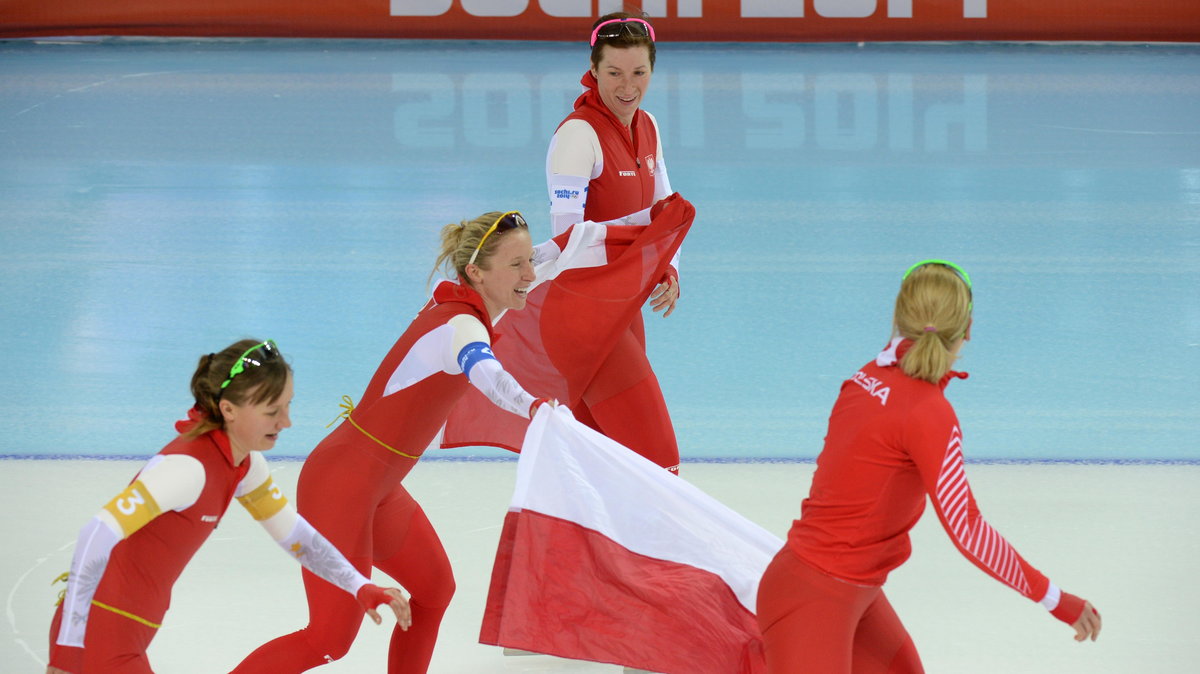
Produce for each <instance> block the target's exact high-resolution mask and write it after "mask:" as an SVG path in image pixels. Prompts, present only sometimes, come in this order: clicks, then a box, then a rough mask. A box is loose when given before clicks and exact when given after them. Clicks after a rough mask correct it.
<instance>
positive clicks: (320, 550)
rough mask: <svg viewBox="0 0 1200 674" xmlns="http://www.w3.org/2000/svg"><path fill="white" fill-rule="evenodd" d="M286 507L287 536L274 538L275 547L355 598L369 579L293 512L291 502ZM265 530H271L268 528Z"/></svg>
mask: <svg viewBox="0 0 1200 674" xmlns="http://www.w3.org/2000/svg"><path fill="white" fill-rule="evenodd" d="M286 509H290V510H291V511H292V521H293V523H294V524H293V526H292V531H291V532H290V534H289V535H287V536H286V537H284V538H283V539H276V542H278V543H279V547H281V548H283V551H284V552H286V553H288V554H289V555H291V556H292V557H294V558H295V559H296V561H298V562H300V566H303V567H304V568H306V569H308V570H309V571H311V572H313V573H315V574H317V575H318V576H320V577H321V578H323V579H325V580H326V581H329V582H330V583H333V584H334V585H336V586H338V587H340V588H341V589H343V590H345V591H346V592H347V593H349V594H350V596H351V597H357V596H358V591H359V589H361V588H362V586H363V585H366V584H368V583H370V582H371V579H369V578H367V577H366V576H364V575H363V574H361V573H359V572H358V569H356V568H354V566H353V565H351V564H350V562H349V560H347V559H346V556H345V555H343V554H342V553H341V551H339V550H338V549H337V548H336V547H334V545H333V543H330V542H329V541H328V540H327V539H326V538H325V537H324V536H322V535H321V533H320V532H319V531H317V530H316V529H314V528H313V526H312V525H311V524H309V523H308V520H306V519H304V518H303V517H301V516H300V515H299V514H297V513H296V511H295V509H294V508H292V506H291V505H288V506H287V507H286ZM263 526H264V527H267V523H266V522H263ZM267 530H268V531H271V528H270V527H268V528H267ZM272 535H274V534H273V533H272Z"/></svg>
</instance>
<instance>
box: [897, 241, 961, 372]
mask: <svg viewBox="0 0 1200 674" xmlns="http://www.w3.org/2000/svg"><path fill="white" fill-rule="evenodd" d="M960 270H961V268H959V267H958V266H957V265H953V264H952V263H948V262H943V261H931V262H928V263H925V264H919V265H918V266H914V267H913V268H910V270H909V273H908V274H907V275H905V277H904V280H903V281H902V282H901V284H900V293H899V294H898V295H897V296H896V311H895V329H896V333H897V334H898V335H899V336H901V337H904V338H905V339H909V340H912V342H913V344H912V346H911V347H910V348H909V349H908V351H907V352H906V353H905V354H904V357H903V358H901V359H900V368H901V369H902V370H904V373H905V374H907V375H908V376H910V377H913V378H915V379H923V380H925V381H928V382H932V383H935V384H936V383H938V382H939V381H941V379H942V377H944V376H946V373H947V372H949V371H950V368H951V366H953V365H954V359H955V355H954V352H955V347H956V345H957V342H958V341H959V340H961V339H963V337H965V336H966V333H967V328H968V327H970V325H971V288H970V286H969V285H968V283H969V280H968V279H969V277H967V276H966V273H965V272H962V273H961V274H960Z"/></svg>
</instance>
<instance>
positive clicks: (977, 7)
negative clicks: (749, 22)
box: [390, 0, 988, 19]
mask: <svg viewBox="0 0 1200 674" xmlns="http://www.w3.org/2000/svg"><path fill="white" fill-rule="evenodd" d="M707 1H708V3H709V4H710V5H715V4H716V3H717V2H728V0H707ZM593 2H595V0H391V7H390V14H391V16H441V15H442V14H446V13H447V12H449V11H450V10H451V9H452V8H454V7H458V8H459V9H461V10H462V11H463V12H465V13H467V14H470V15H471V16H486V17H505V16H518V15H520V14H524V13H525V12H526V11H527V10H529V9H530V8H531V7H532V8H536V9H540V10H541V12H542V14H544V15H546V16H550V17H560V18H563V17H597V16H602V15H604V14H607V13H609V12H618V11H622V10H623V9H624V3H623V2H622V0H599V2H598V5H599V7H598V8H597V12H596V13H595V14H593V13H592V4H593ZM924 3H932V0H741V7H740V16H741V18H744V19H750V18H804V17H805V16H820V17H824V18H828V19H865V18H867V17H870V16H874V15H875V14H876V12H878V11H880V10H881V9H882V10H884V11H886V15H887V18H890V19H911V18H912V17H913V5H914V4H916V5H917V6H918V7H920V5H921V4H924ZM938 4H943V5H944V4H946V2H944V0H943V2H941V3H938ZM987 4H988V0H962V16H963V18H964V19H984V18H987ZM668 5H674V8H675V13H674V14H673V16H675V17H678V18H699V17H703V16H704V5H705V0H674V1H673V2H668V0H643V2H642V10H643V11H645V12H646V13H647V14H648V15H650V16H651V17H665V16H667V6H668ZM810 8H811V12H809V9H810Z"/></svg>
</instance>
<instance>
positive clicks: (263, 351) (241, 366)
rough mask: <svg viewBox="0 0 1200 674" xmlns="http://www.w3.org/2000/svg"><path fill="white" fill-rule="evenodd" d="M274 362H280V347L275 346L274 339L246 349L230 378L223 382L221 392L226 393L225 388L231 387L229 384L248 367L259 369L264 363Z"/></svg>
mask: <svg viewBox="0 0 1200 674" xmlns="http://www.w3.org/2000/svg"><path fill="white" fill-rule="evenodd" d="M273 360H279V347H278V346H276V345H275V340H273V339H268V340H267V341H265V342H263V343H261V344H255V345H254V346H252V347H250V348H249V349H246V352H245V353H243V354H242V356H241V357H240V358H238V359H237V360H236V361H234V363H233V367H231V368H229V378H228V379H226V380H225V381H223V382H221V390H222V391H224V390H225V387H227V386H229V382H231V381H233V378H234V377H236V376H238V375H239V374H241V373H243V372H245V371H246V368H247V367H259V366H261V365H262V364H263V363H269V362H271V361H273Z"/></svg>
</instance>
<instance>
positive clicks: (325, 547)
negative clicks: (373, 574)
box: [236, 452, 412, 630]
mask: <svg viewBox="0 0 1200 674" xmlns="http://www.w3.org/2000/svg"><path fill="white" fill-rule="evenodd" d="M250 461H251V464H250V470H249V472H247V474H246V477H245V478H243V480H242V483H241V484H240V485H238V490H237V492H236V496H237V499H238V502H239V503H241V504H242V507H244V508H245V509H246V511H247V512H249V513H250V515H251V516H252V517H253V518H254V519H255V520H257V521H258V523H259V524H261V525H262V526H263V528H264V529H266V530H267V533H269V534H270V535H271V538H273V539H275V542H276V543H278V544H279V547H280V548H282V549H283V550H284V551H285V552H287V553H288V554H289V555H291V556H292V557H293V558H294V559H295V560H296V561H298V562H300V565H301V566H303V567H304V568H306V569H308V570H309V571H311V572H313V573H314V574H316V575H318V576H320V577H321V578H323V579H324V580H326V581H328V582H330V583H332V584H334V585H336V586H337V587H339V588H341V589H342V590H345V591H346V592H347V593H349V594H350V595H351V596H353V597H354V598H355V599H357V600H358V603H359V604H360V605H361V606H362V607H363V609H364V610H365V611H366V612H367V615H369V616H371V620H373V621H374V622H375V624H376V625H378V624H379V623H380V622H381V620H382V619H381V618H380V617H379V613H378V612H377V611H376V608H378V607H379V606H380V605H382V604H387V605H388V607H389V608H391V609H392V612H393V613H394V614H395V615H396V622H397V624H399V625H400V628H401V629H404V630H407V629H408V628H409V626H410V625H411V624H412V612H411V610H410V608H409V605H408V600H407V599H406V598H405V597H404V595H403V594H401V592H400V590H399V589H397V588H380V587H378V586H376V585H374V584H372V583H371V581H370V579H369V578H367V577H366V576H364V575H363V574H362V573H359V571H358V569H356V568H354V566H353V565H352V564H350V562H349V560H347V559H346V557H345V556H344V555H343V554H342V553H341V552H340V551H339V550H338V549H337V548H336V547H335V546H334V545H333V544H332V543H330V542H329V540H328V539H326V538H325V537H324V536H322V535H321V533H320V532H318V531H317V530H316V529H315V528H313V526H312V525H311V524H309V523H308V521H307V520H305V519H304V518H303V517H301V516H300V514H299V513H298V512H296V508H295V507H294V506H293V505H292V504H291V503H289V502H288V500H287V497H285V496H284V495H283V492H282V491H280V489H279V487H277V486H275V482H274V480H272V478H271V474H270V470H269V469H268V468H267V461H266V459H265V458H264V457H263V456H262V454H260V453H258V452H253V453H251V454H250Z"/></svg>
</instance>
